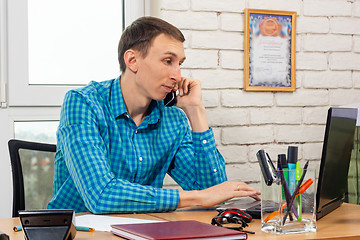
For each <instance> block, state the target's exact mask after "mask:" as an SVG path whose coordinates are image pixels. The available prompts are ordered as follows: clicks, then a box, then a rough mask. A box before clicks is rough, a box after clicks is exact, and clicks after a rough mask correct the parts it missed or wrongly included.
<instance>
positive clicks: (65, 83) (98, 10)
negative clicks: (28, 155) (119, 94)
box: [7, 0, 156, 106]
mask: <svg viewBox="0 0 360 240" xmlns="http://www.w3.org/2000/svg"><path fill="white" fill-rule="evenodd" d="M148 1H149V0H147V1H145V0H123V1H121V0H31V1H30V0H29V1H28V0H11V1H8V4H7V5H8V6H7V7H8V8H7V9H8V12H7V15H8V18H7V20H8V39H7V43H8V56H9V57H8V59H7V62H8V72H9V74H8V90H9V93H8V96H9V97H8V98H9V99H8V100H9V105H10V106H60V105H61V103H62V100H63V97H64V94H65V93H66V92H67V91H68V90H70V89H72V88H75V87H79V86H81V85H85V84H87V83H89V82H90V81H91V80H95V81H103V80H108V79H111V78H115V77H117V76H118V75H119V73H120V70H119V65H118V62H117V44H118V41H119V38H120V36H121V33H122V29H123V27H124V26H126V25H127V24H129V23H130V22H132V21H133V20H134V19H136V18H138V17H140V16H143V15H145V14H146V12H149V10H147V11H145V9H146V8H145V6H146V5H147V8H149V7H150V6H149V3H147V4H145V3H146V2H148ZM155 2H156V1H155ZM124 11H126V14H125V15H124V14H123V12H124Z"/></svg>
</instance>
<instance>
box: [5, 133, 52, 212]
mask: <svg viewBox="0 0 360 240" xmlns="http://www.w3.org/2000/svg"><path fill="white" fill-rule="evenodd" d="M8 146H9V152H10V160H11V168H12V177H13V210H12V216H13V217H18V216H19V214H18V211H19V210H30V209H44V208H46V205H47V204H48V202H49V201H50V200H51V198H52V185H53V179H54V156H55V152H56V145H54V144H45V143H38V142H27V141H21V140H16V139H12V140H10V141H9V142H8Z"/></svg>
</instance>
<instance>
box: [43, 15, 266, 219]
mask: <svg viewBox="0 0 360 240" xmlns="http://www.w3.org/2000/svg"><path fill="white" fill-rule="evenodd" d="M184 40H185V39H184V36H183V35H182V33H181V32H180V30H179V29H177V28H176V27H174V26H172V25H170V24H169V23H167V22H165V21H163V20H161V19H158V18H153V17H143V18H139V19H138V20H136V21H135V22H134V23H132V24H131V25H130V26H129V27H128V28H127V29H126V30H125V31H124V33H123V35H122V37H121V39H120V42H119V62H120V69H121V72H122V74H121V77H118V78H116V79H113V80H109V81H104V82H101V83H96V82H91V83H90V84H89V85H88V86H86V87H84V88H80V89H77V90H72V91H70V92H68V93H67V94H66V96H65V99H64V103H63V106H62V110H61V117H60V125H59V128H58V132H57V138H58V144H57V153H56V157H55V176H54V189H53V190H54V191H53V199H52V200H51V202H50V203H49V205H48V208H72V209H74V210H75V211H76V212H85V211H91V212H93V213H110V212H120V213H125V212H159V211H171V210H175V209H176V208H181V207H187V206H204V207H208V206H213V205H216V204H219V203H221V202H224V201H226V200H228V199H230V198H233V197H241V196H252V197H253V198H255V199H259V197H258V195H259V194H260V193H259V192H258V191H257V190H255V189H253V188H251V187H249V186H248V185H246V184H245V183H243V182H228V181H226V180H227V178H226V173H225V163H224V160H223V158H222V156H221V155H220V153H219V152H218V150H217V149H216V146H215V141H214V136H213V132H212V130H211V128H209V126H208V123H207V118H206V112H205V108H204V106H203V104H202V102H201V87H200V82H199V81H198V80H194V79H189V78H184V77H182V76H181V72H180V66H181V64H182V63H183V62H184V60H185V53H184V48H183V42H184ZM177 90H178V91H179V95H178V96H177V106H176V107H167V106H164V103H163V101H162V100H163V99H164V98H165V96H166V95H167V94H168V93H170V92H171V91H177ZM180 109H182V111H181V110H180ZM188 121H189V122H190V125H191V129H190V127H189V124H188ZM166 173H168V174H169V175H170V176H171V177H172V178H173V179H174V180H175V181H176V182H177V183H178V184H179V185H180V186H181V187H182V188H183V190H177V189H164V188H162V185H163V179H164V177H165V174H166Z"/></svg>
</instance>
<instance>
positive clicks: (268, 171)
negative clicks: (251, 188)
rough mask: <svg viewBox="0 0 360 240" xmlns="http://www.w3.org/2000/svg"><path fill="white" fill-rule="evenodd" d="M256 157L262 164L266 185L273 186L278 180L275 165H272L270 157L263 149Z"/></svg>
mask: <svg viewBox="0 0 360 240" xmlns="http://www.w3.org/2000/svg"><path fill="white" fill-rule="evenodd" d="M256 156H257V159H258V161H259V164H260V169H261V172H262V175H263V177H264V181H265V183H266V185H268V186H271V184H272V183H273V182H276V181H277V180H278V177H277V174H276V170H275V167H274V164H273V163H272V161H271V159H270V157H269V155H268V154H267V153H266V152H265V151H264V150H262V149H261V150H259V151H258V152H257V153H256Z"/></svg>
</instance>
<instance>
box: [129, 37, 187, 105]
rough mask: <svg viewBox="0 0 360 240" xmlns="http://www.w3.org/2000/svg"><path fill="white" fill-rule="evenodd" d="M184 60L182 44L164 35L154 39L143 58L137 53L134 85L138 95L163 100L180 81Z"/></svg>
mask: <svg viewBox="0 0 360 240" xmlns="http://www.w3.org/2000/svg"><path fill="white" fill-rule="evenodd" d="M184 60H185V52H184V46H183V43H182V42H180V41H178V40H176V39H174V38H172V37H169V36H167V35H165V34H160V35H158V36H157V37H155V38H154V39H153V41H152V44H151V46H150V48H149V49H148V53H147V55H146V56H145V57H144V58H143V57H141V55H140V53H138V57H137V64H138V71H137V74H136V84H137V87H138V89H139V90H140V93H141V94H143V95H144V96H145V97H148V98H150V99H155V100H162V99H164V98H165V96H166V94H168V93H169V92H171V90H172V89H173V87H174V86H175V84H176V82H178V81H180V79H181V71H180V65H181V64H182V63H183V62H184Z"/></svg>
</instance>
